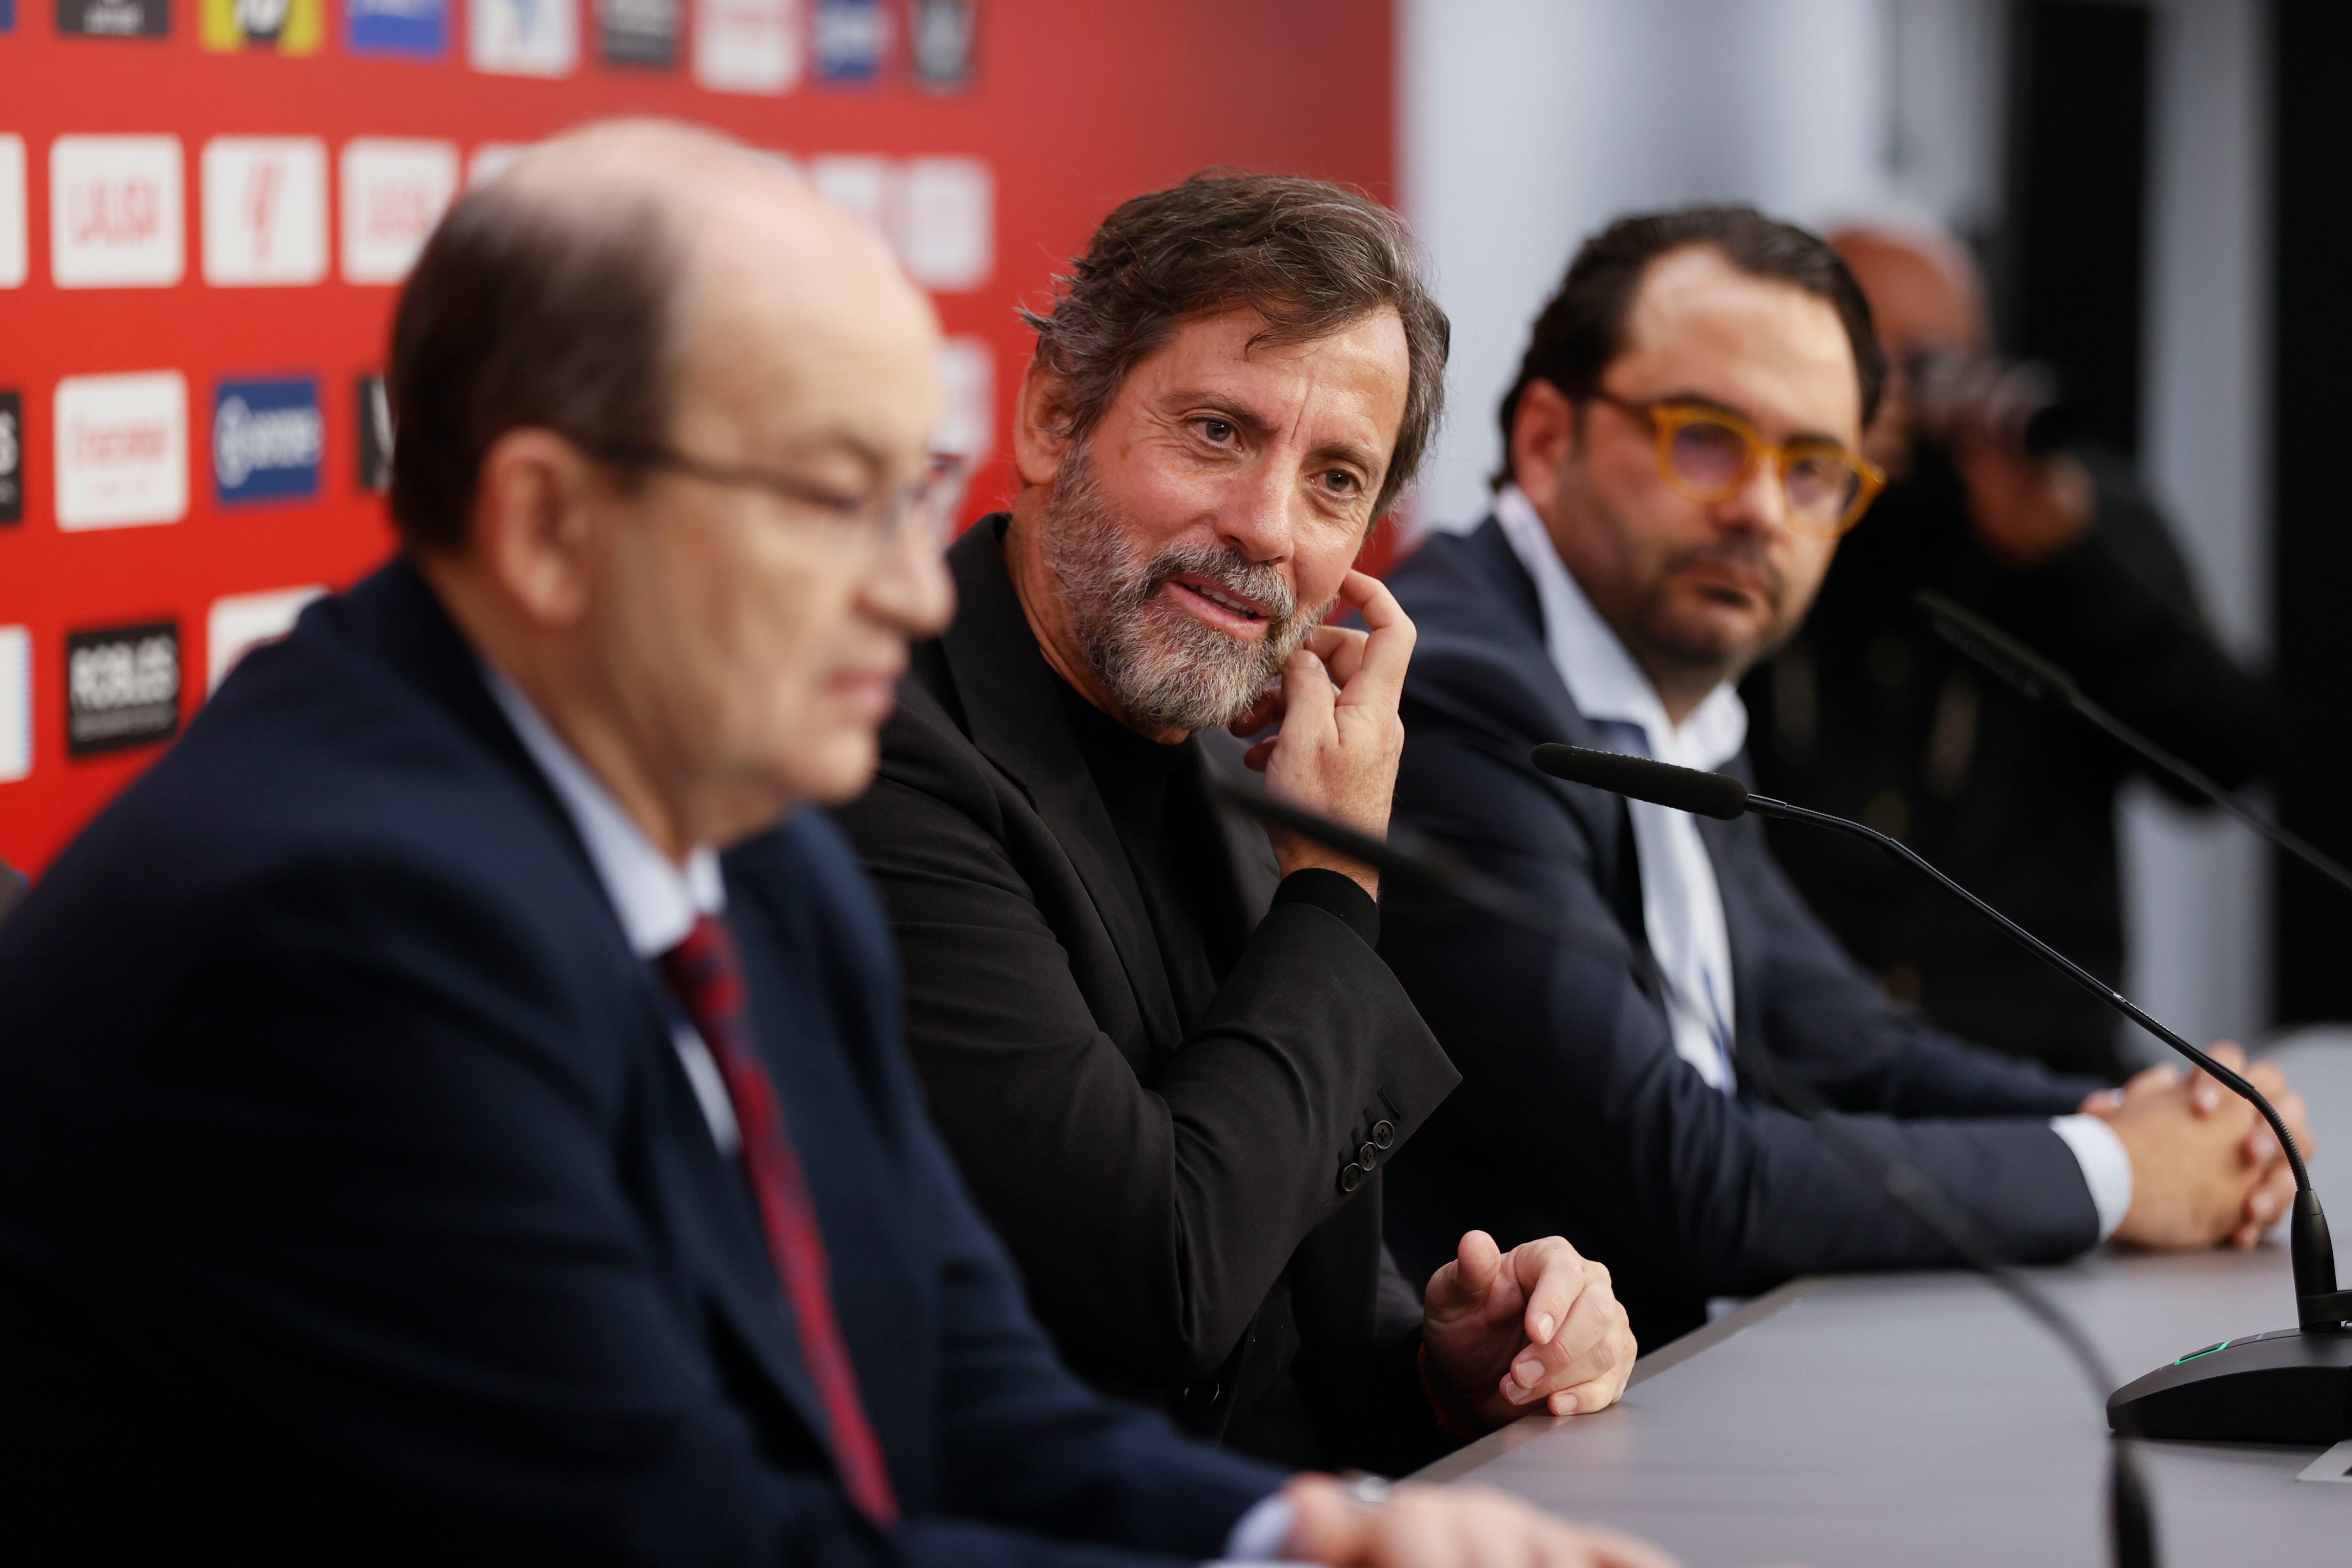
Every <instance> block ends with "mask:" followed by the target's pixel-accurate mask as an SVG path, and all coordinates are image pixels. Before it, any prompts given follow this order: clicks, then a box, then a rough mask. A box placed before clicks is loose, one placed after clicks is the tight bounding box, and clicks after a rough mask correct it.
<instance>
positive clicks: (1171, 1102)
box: [842, 517, 1455, 1470]
mask: <svg viewBox="0 0 2352 1568" xmlns="http://www.w3.org/2000/svg"><path fill="white" fill-rule="evenodd" d="M1003 523H1004V520H1003V518H1001V517H999V518H992V519H990V520H987V521H983V522H982V523H981V524H979V525H978V526H976V527H974V528H973V529H972V530H971V531H970V532H969V533H967V534H966V535H965V536H964V538H963V539H962V540H961V541H960V542H958V543H957V544H956V546H955V548H954V549H953V550H952V551H951V552H950V563H951V565H952V567H953V570H954V573H955V579H956V588H957V595H958V601H959V605H960V609H959V611H958V614H957V617H956V622H955V624H954V626H951V627H950V629H949V631H948V633H947V635H946V636H945V637H941V638H940V640H939V641H938V642H936V643H931V644H927V645H924V646H923V647H919V649H918V650H917V653H916V659H915V665H914V668H913V670H912V672H911V673H910V675H909V676H908V679H907V681H906V683H905V686H904V689H903V690H902V693H901V698H900V703H899V710H898V716H897V717H896V718H895V719H893V720H892V721H891V723H890V725H889V727H888V728H887V730H886V731H884V734H883V758H882V768H881V773H880V774H879V776H878V778H877V781H876V783H875V785H874V787H873V789H872V790H871V791H869V792H868V793H867V794H866V796H865V797H864V798H863V799H861V800H860V801H858V802H857V803H856V805H853V806H851V807H850V808H848V809H847V810H846V811H845V812H844V813H843V816H842V825H843V826H844V827H845V829H846V830H847V832H848V834H849V836H850V838H851V840H852V842H854V843H855V844H856V847H857V850H858V853H859V854H860V855H862V856H863V857H864V858H865V860H866V867H867V869H868V870H869V871H871V872H872V873H873V876H874V878H875V880H876V882H877V884H878V885H879V886H880V888H881V890H882V896H883V900H884V901H885V902H886V903H887V906H888V907H889V910H890V913H891V917H892V920H893V921H894V922H895V924H896V927H897V930H898V942H899V948H900V952H901V953H902V955H903V962H904V963H905V966H906V971H907V996H908V1018H907V1037H908V1047H909V1049H910V1051H911V1052H912V1054H913V1057H914V1060H915V1065H916V1068H917V1069H918V1070H919V1072H920V1074H921V1075H922V1078H923V1081H924V1085H925V1087H926V1088H927V1089H929V1097H930V1106H931V1112H932V1115H933V1117H934V1118H935V1119H936V1120H937V1121H938V1122H939V1125H940V1131H941V1132H942V1133H943V1134H944V1135H945V1136H946V1139H947V1142H948V1146H949V1147H950V1149H952V1150H953V1151H954V1152H955V1154H956V1157H957V1160H958V1161H959V1163H961V1166H962V1168H963V1172H964V1177H965V1179H966V1180H967V1181H968V1182H970V1183H971V1188H972V1192H973V1194H974V1196H975V1197H977V1198H978V1200H979V1202H980V1206H981V1209H982V1212H983V1213H985V1214H986V1215H988V1216H989V1218H990V1219H991V1220H992V1222H993V1223H994V1224H995V1226H997V1228H998V1230H999V1232H1000V1233H1001V1234H1002V1235H1003V1237H1004V1239H1005V1241H1006V1244H1007V1245H1008V1246H1009V1247H1011V1249H1012V1251H1013V1257H1014V1258H1016V1259H1017V1260H1018V1261H1019V1263H1020V1265H1021V1269H1022V1273H1023V1274H1024V1277H1025V1278H1026V1279H1027V1280H1028V1283H1029V1296H1030V1301H1031V1304H1032V1305H1033V1306H1034V1308H1035V1309H1036V1311H1037V1314H1038V1316H1039V1318H1040V1319H1042V1320H1043V1321H1045V1324H1046V1326H1047V1327H1048V1328H1049V1329H1051V1330H1052V1331H1054V1334H1055V1338H1056V1340H1057V1341H1058V1342H1060V1344H1061V1346H1062V1348H1063V1351H1064V1352H1065V1353H1066V1355H1067V1356H1068V1357H1069V1358H1070V1361H1071V1363H1072V1364H1073V1365H1074V1366H1076V1368H1077V1369H1078V1370H1079V1371H1080V1372H1081V1373H1085V1374H1086V1375H1087V1376H1088V1377H1089V1378H1092V1379H1094V1380H1095V1381H1096V1382H1097V1383H1098V1384H1102V1385H1104V1386H1106V1387H1109V1388H1114V1389H1118V1390H1121V1391H1125V1392H1129V1393H1132V1394H1138V1395H1141V1396H1145V1397H1150V1398H1152V1399H1154V1400H1155V1401H1158V1402H1160V1403H1162V1404H1164V1405H1166V1406H1167V1407H1168V1408H1170V1409H1171V1410H1172V1411H1174V1412H1176V1413H1177V1414H1178V1415H1179V1416H1180V1417H1181V1419H1182V1420H1183V1421H1184V1423H1185V1424H1186V1425H1187V1426H1189V1427H1191V1428H1192V1430H1195V1431H1198V1432H1201V1433H1202V1434H1205V1435H1211V1436H1218V1437H1220V1438H1222V1439H1223V1440H1224V1441H1226V1442H1229V1443H1231V1444H1234V1446H1236V1447H1242V1448H1244V1449H1248V1450H1250V1451H1253V1452H1256V1453H1260V1454H1265V1455H1267V1456H1270V1457H1278V1458H1283V1459H1286V1460H1287V1461H1291V1462H1297V1463H1310V1462H1312V1463H1348V1464H1354V1465H1360V1466H1362V1467H1364V1468H1374V1469H1389V1470H1396V1469H1402V1468H1410V1467H1411V1466H1412V1465H1413V1464H1416V1463H1418V1462H1420V1461H1422V1460H1423V1459H1425V1458H1431V1457H1433V1456H1434V1455H1435V1454H1436V1453H1438V1452H1440V1451H1442V1448H1443V1447H1444V1441H1443V1439H1441V1438H1440V1437H1439V1436H1438V1435H1437V1432H1436V1429H1435V1427H1434V1426H1433V1419H1432V1417H1431V1415H1430V1412H1429V1407H1428V1405H1427V1403H1426V1401H1425V1399H1424V1398H1423V1394H1422V1393H1421V1390H1420V1387H1419V1383H1418V1379H1417V1376H1416V1374H1415V1371H1414V1364H1413V1357H1414V1354H1415V1352H1416V1351H1417V1349H1418V1333H1419V1326H1420V1321H1421V1310H1420V1305H1419V1295H1418V1292H1416V1291H1414V1290H1412V1289H1408V1288H1407V1287H1406V1286H1405V1285H1404V1282H1403V1281H1402V1279H1399V1278H1398V1277H1397V1275H1396V1273H1395V1270H1394V1268H1393V1267H1392V1266H1390V1265H1389V1264H1388V1263H1387V1261H1386V1258H1385V1255H1384V1253H1383V1250H1382V1247H1381V1184H1380V1181H1379V1179H1378V1174H1377V1170H1375V1172H1374V1173H1373V1175H1372V1176H1370V1178H1369V1179H1364V1180H1362V1182H1361V1184H1360V1185H1356V1184H1355V1183H1356V1181H1357V1177H1352V1176H1349V1175H1348V1174H1347V1171H1348V1168H1349V1166H1351V1165H1359V1164H1360V1163H1363V1156H1362V1151H1363V1150H1364V1149H1365V1148H1366V1147H1368V1146H1375V1137H1376V1134H1377V1137H1378V1141H1379V1146H1375V1156H1374V1159H1373V1161H1372V1162H1371V1163H1373V1165H1374V1166H1375V1167H1377V1166H1378V1165H1379V1164H1380V1163H1382V1162H1384V1161H1385V1160H1386V1159H1387V1158H1388V1152H1387V1148H1388V1147H1390V1146H1392V1145H1393V1144H1394V1143H1397V1142H1402V1141H1403V1140H1404V1139H1405V1138H1407V1137H1409V1136H1410V1135H1411V1134H1412V1131H1413V1130H1414V1129H1415V1128H1417V1127H1419V1126H1420V1125H1421V1124H1422V1122H1423V1120H1424V1119H1425V1118H1426V1117H1427V1116H1428V1115H1429V1113H1430V1111H1431V1110H1433V1108H1434V1107H1435V1106H1436V1105H1437V1103H1438V1101H1439V1100H1443V1099H1444V1096H1445V1094H1446V1093H1447V1091H1448V1090H1450V1089H1452V1088H1453V1086H1454V1081H1455V1075H1454V1069H1453V1068H1452V1067H1450V1066H1449V1065H1448V1064H1447V1062H1446V1060H1445V1058H1444V1054H1443V1053H1442V1052H1441V1051H1440V1050H1439V1049H1438V1046H1437V1042H1436V1041H1435V1040H1434V1039H1433V1038H1432V1037H1431V1035H1430V1032H1429V1030H1428V1028H1427V1027H1426V1026H1424V1025H1423V1023H1422V1021H1421V1019H1420V1018H1419V1016H1416V1015H1415V1014H1414V1012H1413V1010H1412V1005H1411V1003H1409V1002H1408V1001H1407V1000H1406V999H1405V995H1404V993H1403V992H1402V989H1400V988H1399V986H1398V985H1397V983H1396V980H1395V978H1394V977H1393V976H1391V974H1390V973H1389V972H1388V969H1387V967H1386V966H1385V965H1384V964H1382V963H1381V960H1380V958H1379V956H1378V955H1377V954H1376V953H1374V952H1373V951H1372V949H1371V948H1370V946H1368V945H1367V944H1366V943H1365V942H1364V941H1363V939H1362V938H1360V936H1358V935H1357V933H1356V932H1355V931H1353V930H1351V929H1349V926H1348V925H1347V924H1346V922H1345V921H1342V920H1341V919H1339V917H1338V916H1336V915H1334V914H1333V913H1331V912H1329V911H1328V910H1324V909H1321V908H1318V907H1317V906H1316V905H1314V904H1312V903H1308V902H1287V901H1281V900H1276V901H1275V903H1274V905H1273V907H1272V909H1271V910H1269V911H1267V912H1266V913H1265V918H1264V919H1263V920H1262V921H1258V922H1257V924H1256V928H1255V932H1254V933H1253V934H1252V935H1251V936H1250V938H1249V941H1248V943H1247V946H1246V947H1245V948H1244V951H1243V952H1242V955H1241V957H1240V960H1239V962H1238V963H1236V964H1235V965H1234V968H1233V969H1232V971H1231V972H1230V973H1229V974H1228V975H1227V976H1226V977H1225V980H1224V983H1223V986H1222V988H1221V989H1220V990H1219V992H1218V994H1217V995H1216V998H1215V1001H1214V1002H1213V1005H1211V1006H1210V1007H1209V1009H1208V1011H1207V1013H1206V1014H1205V1016H1202V1018H1201V1019H1199V1020H1198V1022H1197V1024H1196V1025H1195V1026H1194V1027H1193V1028H1192V1031H1191V1032H1190V1033H1189V1034H1187V1033H1186V1032H1185V1031H1184V1030H1182V1029H1181V1027H1180V1026H1179V1023H1178V1018H1177V1012H1176V1005H1175V1003H1174V1001H1173V999H1172V997H1171V990H1170V985H1169V981H1168V974H1167V968H1166V964H1165V963H1164V962H1163V960H1162V958H1161V955H1160V950H1159V947H1158V945H1157V941H1156V939H1155V937H1154V935H1153V932H1152V927H1151V923H1150V912H1149V910H1148V909H1147V907H1146V906H1145V903H1144V901H1143V896H1142V894H1141V892H1140V890H1139V888H1138V886H1137V884H1136V879H1135V876H1134V873H1133V871H1132V870H1131V868H1130V867H1129V862H1128V859H1127V858H1126V855H1125V853H1124V852H1123V850H1122V848H1121V847H1120V844H1119V841H1118V837H1117V834H1116V831H1115V830H1114V828H1113V826H1112V823H1111V819H1110V816H1109V814H1108V811H1107V810H1106V809H1105V807H1104V805H1103V803H1102V799H1101V796H1100V795H1099V794H1098V792H1097V789H1096V787H1095V784H1094V781H1093V778H1092V775H1091V774H1090V773H1088V771H1087V765H1086V762H1085V759H1084V757H1083V756H1082V754H1081V753H1080V751H1079V749H1078V743H1077V740H1076V736H1075V734H1074V733H1073V731H1072V730H1071V727H1070V723H1069V719H1068V716H1067V713H1066V710H1065V708H1064V706H1063V699H1062V697H1061V691H1062V686H1061V682H1060V678H1059V677H1057V676H1055V674H1054V672H1053V669H1052V667H1051V666H1049V665H1048V664H1047V663H1046V662H1045V656H1044V654H1043V653H1041V652H1040V651H1039V649H1038V647H1037V643H1036V639H1035V637H1034V635H1033V634H1032V633H1031V631H1030V628H1029V624H1028V621H1027V620H1026V618H1025V617H1024V616H1023V614H1022V610H1021V605H1020V601H1019V599H1018V598H1017V596H1016V595H1014V592H1013V584H1012V580H1011V578H1010V577H1009V576H1008V575H1007V574H1006V571H1005V567H1004V557H1003ZM1190 743H1191V744H1192V745H1194V746H1195V747H1196V749H1197V748H1198V746H1199V742H1197V741H1196V742H1190ZM1199 852H1200V853H1202V854H1203V855H1223V856H1230V857H1232V858H1233V862H1234V876H1235V879H1236V881H1237V882H1238V883H1239V884H1241V885H1242V886H1243V887H1244V888H1245V889H1246V888H1249V887H1251V886H1255V887H1256V888H1257V889H1259V891H1258V907H1259V908H1260V909H1264V908H1265V892H1266V891H1267V890H1270V889H1271V888H1272V884H1273V882H1274V865H1273V857H1272V854H1271V852H1270V851H1269V850H1268V849H1267V848H1266V846H1265V836H1264V834H1263V833H1261V832H1259V831H1257V830H1256V829H1255V828H1242V829H1239V830H1237V833H1236V834H1233V835H1228V836H1227V838H1226V840H1225V841H1224V842H1221V843H1216V844H1203V845H1202V846H1200V847H1199ZM1358 1174H1359V1175H1360V1174H1361V1173H1358Z"/></svg>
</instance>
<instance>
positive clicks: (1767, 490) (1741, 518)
mask: <svg viewBox="0 0 2352 1568" xmlns="http://www.w3.org/2000/svg"><path fill="white" fill-rule="evenodd" d="M1715 521H1716V522H1717V525H1718V526H1720V527H1722V528H1724V529H1726V530H1727V531H1737V532H1744V533H1760V534H1765V535H1771V534H1776V533H1785V532H1787V531H1788V530H1789V492H1788V490H1787V489H1786V488H1785V486H1784V483H1783V481H1782V479H1781V478H1780V464H1778V463H1776V462H1774V461H1773V460H1772V459H1771V458H1769V457H1768V456H1765V455H1764V454H1762V453H1759V454H1758V455H1757V459H1756V463H1755V465H1754V467H1752V468H1750V469H1749V470H1748V478H1747V479H1746V480H1745V481H1743V482H1742V483H1741V485H1740V487H1739V488H1738V489H1737V490H1734V491H1733V492H1732V493H1731V494H1730V495H1729V496H1727V497H1726V498H1725V499H1724V500H1721V501H1718V502H1717V504H1716V507H1715Z"/></svg>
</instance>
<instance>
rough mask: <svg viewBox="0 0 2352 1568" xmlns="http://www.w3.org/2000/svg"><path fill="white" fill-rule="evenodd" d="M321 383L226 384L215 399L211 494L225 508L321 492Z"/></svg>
mask: <svg viewBox="0 0 2352 1568" xmlns="http://www.w3.org/2000/svg"><path fill="white" fill-rule="evenodd" d="M326 446H327V428H326V421H325V420H324V419H323V418H321V417H320V414H319V384H318V383H317V382H315V381H312V380H310V378H309V377H307V376H301V377H294V378H289V379H288V380H283V381H225V382H223V383H221V384H220V389H219V391H218V392H216V393H215V395H214V400H213V493H214V494H215V495H216V496H218V497H219V498H220V500H222V501H223V502H224V503H225V504H227V505H231V506H234V505H236V504H238V503H240V502H244V501H257V500H291V499H296V498H300V497H308V496H315V495H317V494H318V493H319V461H320V457H321V456H322V455H323V454H324V453H325V451H326Z"/></svg>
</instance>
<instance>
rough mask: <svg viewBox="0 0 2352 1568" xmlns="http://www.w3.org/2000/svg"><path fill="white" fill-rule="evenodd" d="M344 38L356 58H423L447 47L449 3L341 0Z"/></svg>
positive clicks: (438, 0)
mask: <svg viewBox="0 0 2352 1568" xmlns="http://www.w3.org/2000/svg"><path fill="white" fill-rule="evenodd" d="M343 20H344V36H345V38H346V40H347V41H348V42H349V43H350V45H351V48H352V53H353V54H359V55H422V56H425V57H427V58H435V59H437V58H440V57H441V55H442V54H443V53H444V52H446V50H447V49H448V47H449V5H448V0H343Z"/></svg>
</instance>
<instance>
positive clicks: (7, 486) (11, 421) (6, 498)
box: [0, 392, 25, 522]
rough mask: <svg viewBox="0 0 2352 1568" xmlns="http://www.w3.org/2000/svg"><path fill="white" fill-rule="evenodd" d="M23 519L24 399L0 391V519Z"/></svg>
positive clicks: (15, 394) (14, 520) (13, 520)
mask: <svg viewBox="0 0 2352 1568" xmlns="http://www.w3.org/2000/svg"><path fill="white" fill-rule="evenodd" d="M22 521H25V399H24V395H22V394H21V393H15V392H0V522H22Z"/></svg>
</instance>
